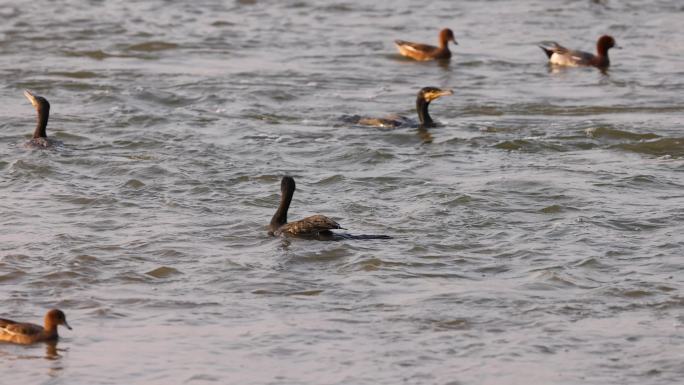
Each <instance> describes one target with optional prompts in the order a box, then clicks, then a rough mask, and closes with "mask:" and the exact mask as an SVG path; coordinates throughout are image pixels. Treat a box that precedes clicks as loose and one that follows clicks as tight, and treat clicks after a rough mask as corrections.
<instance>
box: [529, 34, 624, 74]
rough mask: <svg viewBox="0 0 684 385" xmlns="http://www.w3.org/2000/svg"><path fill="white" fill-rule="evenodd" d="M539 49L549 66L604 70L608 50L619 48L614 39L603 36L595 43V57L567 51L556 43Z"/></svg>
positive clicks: (607, 63)
mask: <svg viewBox="0 0 684 385" xmlns="http://www.w3.org/2000/svg"><path fill="white" fill-rule="evenodd" d="M539 48H541V49H542V50H544V52H545V53H546V56H548V57H549V63H550V64H554V65H559V66H567V67H578V66H594V67H598V68H602V69H605V68H608V66H610V60H609V59H608V50H609V49H611V48H620V47H618V46H616V45H615V39H613V37H612V36H608V35H603V36H601V37H600V38H599V39H598V41H597V42H596V55H594V54H591V53H589V52H584V51H573V50H569V49H567V48H565V47H563V46H561V45H559V44H558V43H556V42H553V43H552V44H551V45H550V46H542V45H540V46H539Z"/></svg>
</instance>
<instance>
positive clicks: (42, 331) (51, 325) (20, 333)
mask: <svg viewBox="0 0 684 385" xmlns="http://www.w3.org/2000/svg"><path fill="white" fill-rule="evenodd" d="M58 325H64V326H66V327H67V328H68V329H69V330H71V326H69V324H68V323H67V321H66V316H65V315H64V312H62V311H61V310H57V309H53V310H50V311H48V312H47V314H45V326H44V327H43V326H40V325H36V324H32V323H22V322H16V321H12V320H8V319H3V318H0V341H4V342H11V343H15V344H21V345H28V344H33V343H36V342H46V341H56V340H58V339H59V335H58V334H57V326H58Z"/></svg>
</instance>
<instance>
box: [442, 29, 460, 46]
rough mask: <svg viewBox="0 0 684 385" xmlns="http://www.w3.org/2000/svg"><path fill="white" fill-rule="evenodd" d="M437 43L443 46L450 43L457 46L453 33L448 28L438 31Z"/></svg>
mask: <svg viewBox="0 0 684 385" xmlns="http://www.w3.org/2000/svg"><path fill="white" fill-rule="evenodd" d="M439 41H440V42H442V44H444V45H446V43H448V42H450V41H451V42H453V43H454V44H458V42H456V38H455V37H454V32H453V31H452V30H451V29H449V28H444V29H443V30H441V31H439Z"/></svg>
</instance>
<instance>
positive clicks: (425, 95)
mask: <svg viewBox="0 0 684 385" xmlns="http://www.w3.org/2000/svg"><path fill="white" fill-rule="evenodd" d="M453 94H454V91H452V90H447V89H441V88H437V87H423V88H421V89H420V91H418V97H419V98H422V99H423V100H424V101H425V102H427V103H430V102H431V101H433V100H435V99H439V98H441V97H442V96H447V95H453Z"/></svg>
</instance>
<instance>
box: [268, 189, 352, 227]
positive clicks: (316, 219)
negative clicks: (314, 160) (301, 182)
mask: <svg viewBox="0 0 684 385" xmlns="http://www.w3.org/2000/svg"><path fill="white" fill-rule="evenodd" d="M294 192H295V181H294V178H292V177H291V176H284V177H283V179H282V181H281V182H280V194H281V195H280V205H279V206H278V210H276V212H275V214H274V215H273V218H271V223H270V224H269V225H268V234H269V235H274V236H275V235H281V234H282V235H290V236H298V237H310V238H317V237H319V236H320V235H323V236H330V235H332V231H330V230H334V229H341V228H342V226H340V224H339V223H337V222H335V221H333V220H332V219H330V218H328V217H326V216H324V215H312V216H310V217H306V218H304V219H300V220H298V221H295V222H288V221H287V210H289V208H290V202H292V196H294Z"/></svg>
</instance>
